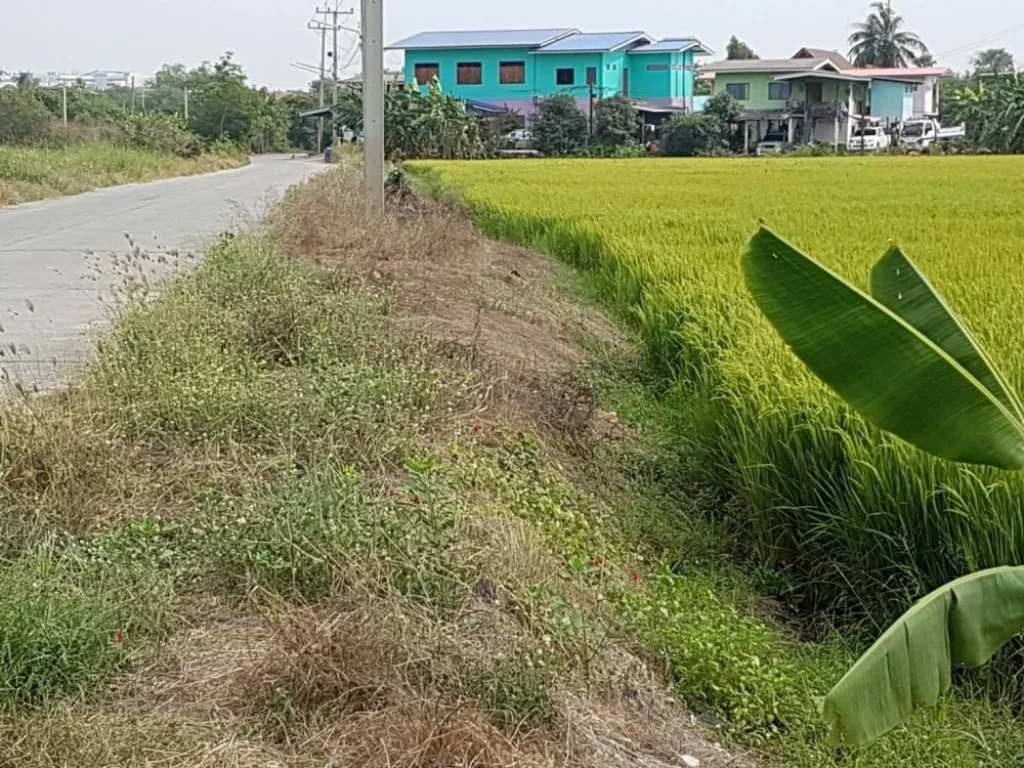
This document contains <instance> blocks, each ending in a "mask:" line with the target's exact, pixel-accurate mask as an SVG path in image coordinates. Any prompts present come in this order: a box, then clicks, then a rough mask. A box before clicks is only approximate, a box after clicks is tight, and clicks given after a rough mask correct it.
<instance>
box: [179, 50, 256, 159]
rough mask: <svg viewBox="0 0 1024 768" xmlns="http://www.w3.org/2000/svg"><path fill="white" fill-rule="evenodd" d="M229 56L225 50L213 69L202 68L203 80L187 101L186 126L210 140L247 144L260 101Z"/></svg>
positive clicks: (252, 135)
mask: <svg viewBox="0 0 1024 768" xmlns="http://www.w3.org/2000/svg"><path fill="white" fill-rule="evenodd" d="M231 57H232V54H231V53H226V54H225V55H224V56H223V57H222V58H221V60H220V61H218V62H217V63H216V64H215V65H214V66H213V70H212V71H210V70H208V69H207V70H206V71H205V73H204V74H205V75H206V76H205V77H204V80H205V81H204V82H202V83H201V84H200V85H199V86H198V88H196V93H195V98H194V99H190V101H189V127H191V128H192V130H193V131H195V132H196V133H197V134H199V135H200V136H201V137H203V138H204V139H207V140H209V141H217V140H224V141H230V142H233V143H235V144H237V145H238V146H240V147H248V146H250V145H251V143H252V142H253V140H254V139H255V138H256V132H255V125H256V122H257V119H258V118H259V116H260V112H261V106H262V103H261V98H260V96H259V94H258V93H257V92H256V91H254V90H253V89H251V88H250V87H249V86H248V85H247V84H246V77H245V72H243V71H242V68H241V67H240V66H239V65H238V64H236V63H235V62H234V61H232V60H231Z"/></svg>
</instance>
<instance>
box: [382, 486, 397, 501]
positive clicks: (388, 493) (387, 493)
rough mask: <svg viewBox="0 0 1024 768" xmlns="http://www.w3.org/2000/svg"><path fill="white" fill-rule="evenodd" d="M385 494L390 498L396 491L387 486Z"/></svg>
mask: <svg viewBox="0 0 1024 768" xmlns="http://www.w3.org/2000/svg"><path fill="white" fill-rule="evenodd" d="M384 495H385V496H387V497H388V498H389V499H390V498H391V497H392V496H394V495H395V492H394V490H393V489H391V488H385V489H384Z"/></svg>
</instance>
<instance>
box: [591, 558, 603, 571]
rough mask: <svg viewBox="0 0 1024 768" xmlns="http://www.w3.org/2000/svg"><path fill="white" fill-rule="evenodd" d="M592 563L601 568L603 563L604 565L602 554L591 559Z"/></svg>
mask: <svg viewBox="0 0 1024 768" xmlns="http://www.w3.org/2000/svg"><path fill="white" fill-rule="evenodd" d="M590 564H591V565H592V566H594V567H595V568H600V567H601V566H602V565H604V558H603V557H600V556H598V557H595V558H594V559H593V560H591V561H590Z"/></svg>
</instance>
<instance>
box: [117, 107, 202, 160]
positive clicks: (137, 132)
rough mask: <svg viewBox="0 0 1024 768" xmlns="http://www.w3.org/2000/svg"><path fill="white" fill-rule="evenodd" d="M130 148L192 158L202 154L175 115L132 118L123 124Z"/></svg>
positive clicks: (133, 116) (189, 133) (199, 144)
mask: <svg viewBox="0 0 1024 768" xmlns="http://www.w3.org/2000/svg"><path fill="white" fill-rule="evenodd" d="M124 130H125V134H126V137H127V141H128V144H129V146H132V147H135V148H137V149H145V150H149V151H151V152H160V153H163V154H170V155H176V156H177V157H195V156H197V155H199V154H201V153H202V151H203V143H202V141H201V140H200V139H199V137H198V136H196V135H195V134H194V133H192V132H191V131H190V130H189V129H188V128H187V127H186V125H185V121H184V120H183V119H181V118H179V117H177V116H176V115H164V114H146V115H132V116H131V117H129V118H128V119H126V120H125V121H124Z"/></svg>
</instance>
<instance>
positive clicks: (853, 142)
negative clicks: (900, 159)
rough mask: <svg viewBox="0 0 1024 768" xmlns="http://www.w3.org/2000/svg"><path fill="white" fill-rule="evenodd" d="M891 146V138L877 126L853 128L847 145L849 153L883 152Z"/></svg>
mask: <svg viewBox="0 0 1024 768" xmlns="http://www.w3.org/2000/svg"><path fill="white" fill-rule="evenodd" d="M891 146H892V136H890V135H889V134H888V133H886V131H885V129H884V128H881V127H879V126H877V125H865V126H864V127H863V128H854V129H853V135H852V136H851V137H850V142H849V144H848V145H847V150H848V151H850V152H884V151H885V150H887V149H888V148H889V147H891Z"/></svg>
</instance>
